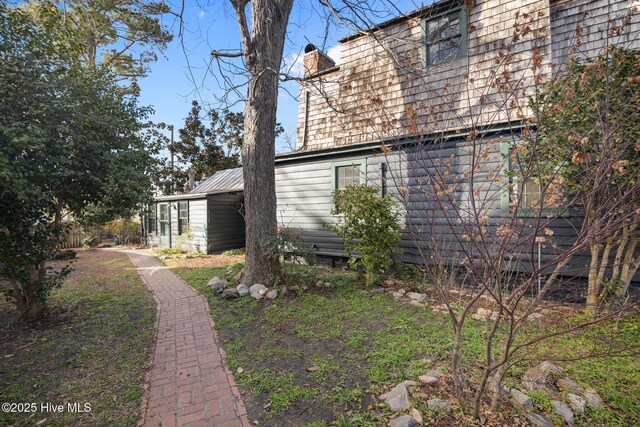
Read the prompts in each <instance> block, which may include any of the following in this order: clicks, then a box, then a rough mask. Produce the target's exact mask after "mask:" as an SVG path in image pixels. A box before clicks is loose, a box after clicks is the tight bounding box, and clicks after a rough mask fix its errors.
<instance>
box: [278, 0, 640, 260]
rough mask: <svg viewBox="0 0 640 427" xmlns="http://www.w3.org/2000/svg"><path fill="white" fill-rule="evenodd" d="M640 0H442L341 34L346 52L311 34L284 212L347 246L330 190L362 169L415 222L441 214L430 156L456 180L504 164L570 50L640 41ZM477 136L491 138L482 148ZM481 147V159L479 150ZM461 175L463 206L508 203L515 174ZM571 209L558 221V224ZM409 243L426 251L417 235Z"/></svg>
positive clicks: (314, 238) (281, 173)
mask: <svg viewBox="0 0 640 427" xmlns="http://www.w3.org/2000/svg"><path fill="white" fill-rule="evenodd" d="M638 3H640V2H638V1H629V0H627V1H621V0H609V1H605V0H595V1H594V0H592V1H588V0H524V1H515V0H507V1H495V0H477V1H465V2H460V1H451V0H444V1H439V2H436V3H434V4H432V5H430V6H427V7H423V8H421V9H418V10H416V11H414V12H412V13H409V14H407V15H404V16H400V17H398V18H396V19H392V20H390V21H388V22H384V23H381V24H379V25H378V26H376V27H374V28H371V29H369V30H367V31H362V32H359V33H356V34H353V35H351V36H348V37H346V38H344V39H342V40H340V43H341V62H340V65H335V63H334V61H332V60H331V58H329V57H327V56H326V55H325V54H324V53H323V52H321V51H319V50H317V49H315V48H314V47H313V46H311V45H310V46H308V47H307V49H306V53H305V56H304V66H305V77H304V80H303V82H302V83H301V90H300V104H299V113H298V131H297V150H296V151H294V152H292V153H288V154H284V155H280V156H278V157H277V158H276V187H277V199H278V219H279V221H281V223H282V225H283V226H287V227H293V228H299V229H301V230H302V233H303V236H304V238H305V239H306V240H307V241H309V242H310V243H312V244H313V245H314V247H315V248H316V249H317V250H318V252H319V253H320V254H326V255H338V254H341V253H342V251H343V246H342V243H341V241H340V239H339V238H337V237H336V236H335V235H333V234H332V233H331V232H330V231H328V230H327V229H326V228H325V227H324V224H325V223H327V222H331V221H332V218H331V214H330V212H331V208H332V192H333V191H334V190H336V189H341V188H344V187H346V186H347V185H349V184H351V183H366V184H368V185H372V186H375V187H378V188H380V192H381V193H382V194H385V193H389V194H393V195H395V196H397V197H398V198H400V199H401V198H403V197H402V196H406V197H404V200H405V202H406V203H405V205H404V207H405V210H404V220H405V222H406V224H405V225H407V226H408V225H409V224H411V225H412V226H414V227H416V226H419V225H420V224H422V223H425V219H426V218H431V219H434V218H435V219H436V221H435V222H433V223H435V224H436V225H437V218H438V216H439V215H440V212H441V209H442V206H435V205H433V204H430V203H429V202H428V200H426V199H425V197H424V196H421V195H420V191H414V190H416V189H419V187H420V186H421V185H422V184H421V177H422V176H423V175H424V173H425V172H424V170H425V168H427V167H437V165H436V164H435V163H436V162H438V161H439V160H437V159H440V160H441V161H442V162H443V163H442V164H444V162H446V161H450V163H449V166H447V168H449V169H448V171H447V172H446V173H451V174H452V176H453V177H454V178H452V179H454V180H455V176H458V177H460V176H468V175H467V174H469V173H473V174H477V175H478V177H482V175H483V174H485V175H487V174H489V172H488V171H490V170H497V169H501V168H503V167H505V166H504V165H503V163H504V162H505V160H504V159H505V156H504V144H503V142H501V141H504V140H505V139H513V138H517V135H518V132H520V129H521V128H522V127H523V125H524V124H525V122H526V120H527V119H528V118H529V117H530V116H531V111H530V110H529V104H528V100H529V96H532V95H534V94H535V92H536V89H540V88H541V87H543V86H544V83H545V82H546V81H548V79H549V77H550V76H551V75H552V73H554V72H558V71H559V70H560V69H561V67H562V65H563V63H564V62H565V61H566V58H567V57H568V56H569V55H576V56H577V57H578V58H585V59H587V58H590V57H594V56H595V55H597V54H599V53H601V52H602V51H603V49H605V47H606V46H607V45H610V44H616V45H620V46H624V47H627V48H638V47H640V37H639V35H640V19H639V18H640V16H639V15H636V14H635V13H636V9H637V8H638V6H639V4H638ZM470 133H472V135H471V136H469V135H470ZM501 137H502V138H501ZM469 138H473V139H474V140H476V141H477V140H482V143H481V144H482V145H481V147H482V150H481V152H478V151H477V148H478V146H475V148H474V149H473V150H472V149H471V148H470V146H471V144H469ZM425 150H432V151H433V150H435V152H436V153H437V155H435V156H434V155H433V153H432V154H431V157H430V159H431V160H430V161H431V163H430V164H426V163H425V162H421V161H420V159H424V155H423V153H422V152H423V151H425ZM501 150H502V151H503V152H502V154H501ZM479 156H482V158H483V162H484V163H483V164H480V165H479V164H478V163H477V162H474V161H472V160H471V159H472V158H473V159H477V157H479ZM434 158H436V161H434ZM448 159H453V160H448ZM472 164H473V165H475V167H474V168H473V171H471V170H470V166H469V165H472ZM507 166H508V165H507ZM461 181H462V182H461V183H460V184H459V185H457V186H455V189H454V190H452V191H455V192H457V193H458V200H459V204H458V206H457V207H456V208H457V209H465V206H469V205H470V204H471V202H472V200H471V199H472V198H474V197H477V198H478V200H482V203H483V208H482V209H483V214H484V215H487V217H489V218H500V217H502V216H503V215H506V213H505V209H508V206H509V203H510V199H511V198H513V197H514V196H515V195H514V194H513V191H514V187H513V186H509V185H507V183H506V181H504V182H499V180H495V179H494V180H488V181H490V182H486V183H485V184H483V185H478V186H477V187H476V188H472V189H470V188H469V187H468V185H467V186H465V183H464V180H461ZM525 191H527V189H526V188H525ZM530 192H531V194H529V197H531V198H534V197H535V194H534V193H535V189H534V188H531V189H530ZM407 194H408V196H407ZM521 196H522V197H525V196H527V195H526V194H525V195H521ZM473 201H474V202H475V201H476V200H475V199H474V200H473ZM570 222H571V221H570V219H567V223H566V224H562V223H561V221H559V222H557V223H556V224H554V226H555V227H556V235H558V236H560V235H562V234H563V228H566V229H570V228H571V224H570ZM416 224H417V225H416ZM565 231H566V230H565ZM431 232H441V233H452V232H455V229H453V228H452V227H441V228H438V227H435V228H432V230H431ZM565 234H566V233H565ZM402 247H403V248H404V250H405V254H406V255H407V256H408V257H409V258H411V256H415V255H416V249H415V243H414V242H412V241H411V239H409V237H408V236H407V237H405V238H404V239H403V242H402ZM553 250H558V248H555V249H553Z"/></svg>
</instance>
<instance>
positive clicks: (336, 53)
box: [327, 45, 342, 65]
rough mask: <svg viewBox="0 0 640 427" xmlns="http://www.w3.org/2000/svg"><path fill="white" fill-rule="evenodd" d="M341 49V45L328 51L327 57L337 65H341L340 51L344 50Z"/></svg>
mask: <svg viewBox="0 0 640 427" xmlns="http://www.w3.org/2000/svg"><path fill="white" fill-rule="evenodd" d="M340 47H341V46H340V45H336V46H332V47H330V48H329V50H327V56H328V57H329V58H331V59H333V60H334V61H335V63H336V65H340V51H341V50H342V49H340Z"/></svg>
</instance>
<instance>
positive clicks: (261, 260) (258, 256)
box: [212, 0, 293, 283]
mask: <svg viewBox="0 0 640 427" xmlns="http://www.w3.org/2000/svg"><path fill="white" fill-rule="evenodd" d="M231 4H232V5H233V9H234V10H235V13H236V17H237V20H238V27H239V29H240V35H241V38H242V51H239V52H232V53H229V52H227V53H221V52H215V51H214V52H212V54H213V55H214V56H217V57H242V58H243V60H244V65H245V67H246V69H247V72H248V75H249V85H248V88H247V96H246V100H245V110H244V131H245V133H244V142H243V144H242V168H243V177H244V199H245V223H246V236H247V237H246V254H247V257H246V265H245V268H244V272H243V278H242V280H243V281H246V282H248V283H272V282H273V281H274V279H275V277H276V276H277V274H278V273H279V261H278V259H274V258H272V257H269V256H267V255H265V254H264V253H263V251H262V249H261V242H262V241H263V240H264V239H265V238H266V237H267V236H268V235H269V233H272V232H273V230H274V229H275V228H276V227H277V217H276V186H275V163H274V159H275V138H276V133H275V128H276V109H277V104H278V75H279V73H280V65H281V62H282V52H283V49H284V42H285V36H286V31H287V23H288V20H289V14H290V13H291V8H292V6H293V0H277V1H273V0H272V1H267V0H254V1H251V2H249V1H248V0H231ZM248 5H250V13H251V19H250V20H249V19H247V6H248Z"/></svg>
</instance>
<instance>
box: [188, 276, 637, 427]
mask: <svg viewBox="0 0 640 427" xmlns="http://www.w3.org/2000/svg"><path fill="white" fill-rule="evenodd" d="M176 272H177V273H178V274H179V275H181V276H182V277H183V278H184V279H185V280H186V281H188V282H189V283H190V284H191V285H192V286H194V287H195V288H196V289H198V290H199V291H200V292H202V293H203V294H204V295H205V296H206V297H207V298H208V299H209V303H210V306H211V312H212V315H213V318H214V320H215V322H216V326H215V327H216V329H218V331H219V334H220V336H221V338H222V340H223V347H224V348H225V349H226V350H227V353H228V360H227V363H228V365H229V367H230V368H231V369H232V370H233V371H234V372H235V375H236V380H237V381H238V383H239V384H240V388H241V390H242V391H243V393H245V402H246V404H247V407H248V412H249V416H250V418H251V419H252V420H254V419H258V420H259V421H260V422H261V424H265V425H278V426H300V425H306V426H330V425H333V426H384V425H387V423H388V418H389V416H390V415H391V413H390V412H389V410H388V409H386V408H384V407H379V406H378V403H379V401H378V400H377V399H376V396H378V395H379V394H381V393H382V392H384V391H386V390H388V388H389V387H390V386H393V385H395V384H397V383H398V382H400V381H403V380H407V379H416V378H417V377H418V376H419V375H421V374H423V373H425V372H426V371H427V370H430V369H432V368H433V367H434V366H438V367H439V368H441V369H443V370H444V371H445V377H444V380H442V381H441V382H440V383H439V384H438V385H436V386H431V387H423V388H422V389H421V391H422V392H425V393H426V395H428V398H434V397H440V398H445V399H449V400H450V401H451V402H452V403H454V414H453V415H452V416H442V415H438V414H435V413H431V412H430V411H429V410H428V409H427V407H426V402H425V400H426V399H424V398H421V397H416V394H414V402H413V403H414V407H416V408H417V409H419V410H420V412H421V413H422V414H423V417H424V419H425V422H426V423H427V424H428V425H435V426H450V425H468V424H470V423H471V421H470V420H469V419H468V417H465V416H463V415H462V412H461V409H460V408H459V407H458V406H457V405H455V399H454V398H453V397H452V394H451V391H452V387H451V377H450V375H447V374H446V371H447V369H448V366H449V359H450V350H451V347H452V344H453V343H452V334H451V328H450V326H449V320H448V317H446V316H443V315H439V314H435V313H433V312H432V311H431V310H425V309H424V308H420V307H414V306H410V305H407V304H405V303H402V302H398V301H395V300H393V299H392V298H390V297H389V296H388V295H386V294H383V295H371V294H368V293H362V292H361V289H362V283H361V281H360V279H359V278H358V276H357V275H355V274H352V273H348V272H343V271H336V270H330V269H327V268H321V267H317V268H310V267H304V266H293V267H288V269H287V272H286V273H287V279H288V281H289V283H293V284H296V285H300V286H312V285H313V284H314V283H315V282H316V281H318V280H322V281H323V282H329V283H331V284H332V287H331V290H327V289H326V288H322V289H316V288H314V287H311V289H310V290H308V291H306V292H302V291H300V292H297V291H296V292H293V293H292V292H288V293H287V294H286V295H284V296H281V297H278V298H277V299H276V300H274V301H271V302H265V301H260V302H258V301H255V300H253V299H251V298H241V299H238V300H231V301H223V300H221V299H219V298H218V297H217V296H215V295H213V294H212V293H211V292H210V291H209V290H208V289H207V288H206V283H207V281H208V280H209V279H210V278H211V277H212V276H214V275H218V276H222V275H223V274H224V273H225V270H224V268H208V269H188V268H178V269H176ZM531 327H532V328H538V329H539V328H540V326H539V325H538V324H532V325H531ZM465 328H466V333H465V335H466V341H465V344H464V348H465V360H466V362H465V363H466V371H467V372H473V370H474V369H477V367H478V363H480V361H481V360H482V357H483V355H484V352H485V349H484V346H483V337H484V336H486V333H487V328H488V324H486V323H482V322H476V321H473V320H471V319H469V321H468V322H467V323H466V324H465ZM610 329H611V325H606V326H602V329H601V330H598V331H595V332H593V333H592V334H591V335H581V336H564V337H561V338H559V339H556V340H554V342H553V343H550V345H551V346H552V349H553V352H554V353H555V354H561V355H563V357H564V358H571V357H572V356H574V355H576V354H577V352H578V351H580V350H582V349H584V348H585V347H584V346H587V345H589V343H593V342H595V341H596V340H598V337H602V336H603V334H604V333H605V331H609V330H610ZM639 331H640V320H639V319H638V318H636V319H633V320H632V321H628V322H620V324H619V325H618V330H617V331H616V332H615V334H617V339H618V340H620V341H624V340H636V341H637V340H640V332H639ZM609 335H611V333H610V334H609ZM636 341H630V342H636ZM534 350H535V352H533V353H532V354H531V355H529V356H535V353H538V352H543V350H544V351H548V350H549V348H546V349H545V348H536V349H534ZM527 363H529V364H530V365H533V364H535V363H537V361H535V360H531V361H530V362H527ZM561 364H562V366H563V367H564V368H565V371H566V373H567V374H568V375H569V376H570V377H573V378H575V379H576V380H578V381H579V382H581V383H583V385H585V386H588V387H592V388H594V389H596V390H597V391H598V392H599V393H600V394H601V395H602V397H603V398H604V399H605V401H606V402H607V406H606V408H604V409H603V410H600V411H591V410H589V411H588V412H587V414H586V416H585V417H581V418H580V417H578V418H577V420H576V423H575V425H576V426H590V425H611V426H625V425H638V424H639V423H640V395H639V394H638V393H637V390H638V389H640V360H638V359H637V358H633V357H618V358H597V359H589V360H581V361H577V362H566V363H561ZM309 367H314V369H313V370H312V372H310V371H308V370H307V368H309ZM527 367H528V366H527V365H519V366H516V367H514V368H513V369H512V370H511V371H510V375H511V376H510V378H508V381H510V382H515V381H517V380H518V379H519V377H520V376H521V375H522V373H524V371H525V370H526V368H527ZM238 368H241V369H240V370H238ZM471 380H472V381H474V380H476V378H473V377H472V378H471ZM559 396H561V395H560V394H558V395H556V396H554V397H550V396H548V395H546V394H544V393H537V394H534V396H533V397H534V401H535V403H536V405H537V407H538V409H539V410H541V411H544V410H548V409H549V406H550V399H551V398H554V399H555V398H558V397H559ZM519 423H520V424H521V425H527V422H526V421H524V418H523V417H521V416H518V414H517V413H513V412H511V413H510V412H506V413H505V414H501V415H499V416H498V417H496V418H494V419H492V420H490V423H489V424H492V425H504V424H509V425H520V424H519Z"/></svg>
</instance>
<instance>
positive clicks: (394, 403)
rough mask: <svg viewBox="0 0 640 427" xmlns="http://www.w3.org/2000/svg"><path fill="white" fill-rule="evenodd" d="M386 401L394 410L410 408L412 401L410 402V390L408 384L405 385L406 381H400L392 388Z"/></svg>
mask: <svg viewBox="0 0 640 427" xmlns="http://www.w3.org/2000/svg"><path fill="white" fill-rule="evenodd" d="M385 403H386V404H387V405H389V408H391V410H392V411H394V412H398V411H405V410H407V409H409V408H410V407H411V403H410V402H409V390H407V386H406V385H404V383H400V384H398V385H397V386H395V387H394V388H392V389H391V391H390V392H389V394H388V395H387V398H386V399H385Z"/></svg>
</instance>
